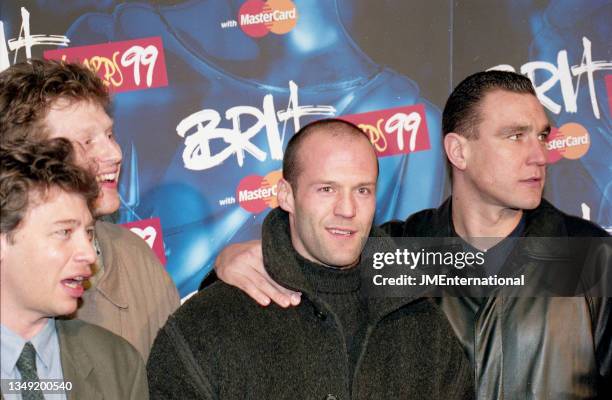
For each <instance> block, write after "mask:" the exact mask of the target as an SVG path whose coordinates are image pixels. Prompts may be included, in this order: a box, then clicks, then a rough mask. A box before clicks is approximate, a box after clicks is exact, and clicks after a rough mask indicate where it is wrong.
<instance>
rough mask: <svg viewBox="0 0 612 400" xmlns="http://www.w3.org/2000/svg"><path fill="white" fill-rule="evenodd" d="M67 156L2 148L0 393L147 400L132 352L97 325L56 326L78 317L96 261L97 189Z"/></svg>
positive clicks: (63, 147) (61, 143)
mask: <svg viewBox="0 0 612 400" xmlns="http://www.w3.org/2000/svg"><path fill="white" fill-rule="evenodd" d="M72 154H73V153H72V148H71V145H70V143H69V142H68V141H67V140H65V139H58V140H54V141H49V142H45V143H42V142H38V143H35V144H31V143H26V142H21V141H17V142H14V143H12V144H10V145H9V144H7V143H4V142H3V143H1V144H0V161H1V162H0V165H1V167H0V168H1V169H0V206H1V207H0V209H1V214H0V215H1V217H2V219H1V221H2V222H1V223H0V228H1V229H0V244H1V246H0V287H1V301H0V311H1V312H0V318H1V335H0V342H1V349H2V352H1V361H2V363H1V364H2V393H3V396H4V397H5V398H6V399H7V400H8V399H15V398H23V399H42V398H43V393H46V395H51V394H54V396H53V397H52V398H58V399H66V398H69V399H81V398H88V399H91V398H108V399H134V400H136V399H138V400H140V399H146V398H147V395H148V393H147V381H146V375H145V369H144V363H143V361H142V358H141V356H140V354H138V352H137V351H136V349H134V348H133V347H132V346H131V345H130V344H129V343H128V342H126V341H125V340H124V339H122V338H120V337H118V336H116V335H114V334H112V333H111V332H109V331H107V330H105V329H102V328H99V327H97V326H95V325H90V324H88V323H85V322H82V321H78V320H61V319H57V320H56V319H55V317H60V316H65V315H69V314H72V313H74V312H75V311H76V309H77V302H78V300H79V298H80V297H81V296H82V295H83V292H84V288H83V283H84V281H85V280H87V279H88V278H89V277H90V276H91V265H92V264H93V263H94V262H95V260H96V253H95V250H94V247H93V243H92V241H93V236H94V220H93V218H92V215H91V212H90V211H91V210H92V209H93V206H94V202H95V201H96V199H97V198H98V187H97V184H96V183H95V181H94V179H93V177H92V176H89V175H88V174H87V173H86V172H85V171H83V170H81V169H80V168H78V167H77V166H76V165H74V164H73V158H72ZM36 385H42V386H41V387H42V390H34V389H36V388H37V386H36ZM51 385H55V388H54V387H53V386H51ZM32 388H34V389H32Z"/></svg>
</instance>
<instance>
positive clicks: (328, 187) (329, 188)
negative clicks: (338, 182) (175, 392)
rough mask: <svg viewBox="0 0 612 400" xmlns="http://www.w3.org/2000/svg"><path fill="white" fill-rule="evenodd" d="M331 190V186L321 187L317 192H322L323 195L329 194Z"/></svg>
mask: <svg viewBox="0 0 612 400" xmlns="http://www.w3.org/2000/svg"><path fill="white" fill-rule="evenodd" d="M332 190H333V189H332V187H331V186H323V187H320V188H319V192H323V193H331V191H332Z"/></svg>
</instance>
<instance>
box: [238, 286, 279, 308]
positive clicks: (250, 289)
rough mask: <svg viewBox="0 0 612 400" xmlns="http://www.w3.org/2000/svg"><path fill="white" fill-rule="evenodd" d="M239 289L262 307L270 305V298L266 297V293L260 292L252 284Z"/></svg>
mask: <svg viewBox="0 0 612 400" xmlns="http://www.w3.org/2000/svg"><path fill="white" fill-rule="evenodd" d="M237 287H238V288H239V289H240V290H242V291H243V292H245V293H246V294H247V295H248V296H249V297H250V298H252V299H253V300H255V301H256V302H257V303H258V304H259V305H260V306H263V307H267V306H269V305H270V302H271V299H270V297H268V296H266V294H265V293H264V292H262V291H261V290H259V288H258V287H257V286H255V285H253V284H252V283H246V284H244V285H240V286H237Z"/></svg>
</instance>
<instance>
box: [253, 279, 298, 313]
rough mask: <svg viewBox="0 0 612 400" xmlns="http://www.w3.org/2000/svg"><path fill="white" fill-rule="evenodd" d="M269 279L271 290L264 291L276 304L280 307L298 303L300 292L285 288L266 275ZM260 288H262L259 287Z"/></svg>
mask: <svg viewBox="0 0 612 400" xmlns="http://www.w3.org/2000/svg"><path fill="white" fill-rule="evenodd" d="M267 279H268V280H269V283H270V286H271V287H272V288H273V291H267V290H266V291H264V293H265V294H266V295H267V296H269V297H270V298H271V299H272V301H273V302H275V303H276V304H278V305H279V306H281V307H289V306H297V305H298V304H300V300H301V295H302V294H301V293H300V292H294V291H293V290H291V289H287V288H286V287H283V286H281V285H279V284H278V283H276V281H274V280H272V279H271V278H269V277H267ZM260 289H262V288H260Z"/></svg>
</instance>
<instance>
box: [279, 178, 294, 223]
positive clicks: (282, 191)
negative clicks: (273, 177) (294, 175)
mask: <svg viewBox="0 0 612 400" xmlns="http://www.w3.org/2000/svg"><path fill="white" fill-rule="evenodd" d="M276 193H277V194H276V198H277V199H278V205H279V206H280V208H282V209H283V210H285V211H287V212H288V213H289V214H293V211H294V210H295V200H294V198H293V188H292V187H291V184H290V183H289V182H287V181H286V180H285V179H282V178H281V179H280V180H279V181H278V183H277V188H276Z"/></svg>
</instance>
